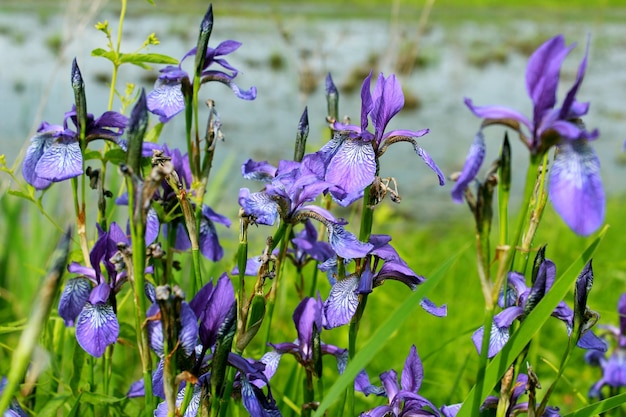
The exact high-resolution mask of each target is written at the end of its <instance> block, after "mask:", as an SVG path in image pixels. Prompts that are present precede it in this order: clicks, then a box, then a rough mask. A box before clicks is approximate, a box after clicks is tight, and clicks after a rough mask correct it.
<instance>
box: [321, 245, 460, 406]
mask: <svg viewBox="0 0 626 417" xmlns="http://www.w3.org/2000/svg"><path fill="white" fill-rule="evenodd" d="M470 246H471V244H467V245H466V246H465V247H464V248H462V249H461V250H459V251H458V252H457V253H456V254H455V255H453V256H452V257H450V258H449V259H448V260H447V261H446V262H444V264H443V265H441V266H440V267H439V268H438V269H437V270H436V271H435V272H434V273H433V274H431V275H430V276H429V278H428V279H427V280H426V282H424V283H423V284H421V285H420V286H419V287H418V288H417V290H416V291H415V292H414V293H412V294H411V295H410V296H409V297H408V298H407V299H406V300H405V301H404V302H403V303H402V304H401V305H400V307H398V308H397V309H396V310H395V311H394V312H393V313H392V314H391V315H390V316H389V319H388V320H387V321H386V322H385V323H384V324H383V325H382V326H380V327H379V328H378V330H376V332H374V334H373V335H372V337H371V338H370V340H369V341H368V342H367V343H365V344H364V345H363V348H362V349H361V350H360V351H359V352H358V353H357V354H356V356H355V357H354V359H353V360H352V361H351V362H349V363H348V366H347V367H346V370H345V371H344V373H343V374H342V375H341V376H340V377H339V379H337V381H336V382H335V383H334V384H333V386H332V387H331V388H330V390H329V392H328V394H326V397H325V398H324V400H323V401H322V402H321V404H320V405H319V407H318V408H317V410H316V412H315V414H314V417H322V416H323V415H324V413H325V411H326V410H327V409H328V408H329V407H330V406H331V405H332V404H333V403H334V402H335V401H337V400H338V399H339V397H340V396H341V395H342V394H343V393H344V392H345V389H346V388H347V387H348V385H349V384H352V383H353V381H354V379H355V378H356V376H357V374H358V373H359V372H360V371H361V369H363V368H364V367H365V365H367V364H368V363H369V362H370V361H371V360H372V358H373V357H374V356H375V355H376V353H378V352H379V351H380V350H381V349H382V348H384V347H385V345H386V344H387V342H389V341H390V340H391V335H392V334H393V332H395V331H396V329H397V328H398V327H399V326H401V325H402V323H404V321H406V320H407V319H409V318H411V317H414V316H413V315H412V313H413V310H415V309H416V308H417V306H419V305H420V301H421V300H422V299H423V298H424V297H426V296H427V295H428V293H429V292H430V291H431V290H432V289H433V288H435V287H436V286H437V284H439V283H440V282H441V281H442V280H443V279H444V277H445V276H446V274H445V273H446V271H447V270H448V269H449V268H450V266H452V264H453V263H454V262H455V261H456V260H457V259H458V258H459V257H460V255H461V254H462V253H463V252H465V251H466V250H467V249H468V248H469V247H470Z"/></svg>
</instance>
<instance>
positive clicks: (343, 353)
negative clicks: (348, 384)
mask: <svg viewBox="0 0 626 417" xmlns="http://www.w3.org/2000/svg"><path fill="white" fill-rule="evenodd" d="M321 350H322V355H333V356H334V357H335V359H337V371H338V372H339V375H341V374H343V371H345V370H346V366H347V365H348V349H342V348H340V347H337V346H335V345H328V344H326V343H322V349H321Z"/></svg>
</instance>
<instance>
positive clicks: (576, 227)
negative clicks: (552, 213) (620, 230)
mask: <svg viewBox="0 0 626 417" xmlns="http://www.w3.org/2000/svg"><path fill="white" fill-rule="evenodd" d="M548 195H549V197H550V200H551V201H552V204H553V205H554V208H555V210H556V211H557V213H559V215H560V216H561V218H562V219H563V220H564V221H565V223H566V224H567V225H568V226H569V227H570V228H571V229H572V230H573V231H574V232H576V233H577V234H579V235H583V236H586V235H589V234H591V233H593V232H594V231H596V230H597V229H598V228H599V227H600V226H601V225H602V223H603V222H604V212H605V196H604V189H603V187H602V179H601V177H600V161H599V159H598V157H597V155H596V153H595V152H594V150H593V148H592V147H591V146H590V145H589V144H588V143H587V142H586V141H582V140H577V141H573V142H569V143H568V142H565V143H563V144H562V145H560V146H559V148H558V153H557V155H556V158H555V160H554V165H553V166H552V170H551V172H550V184H549V189H548Z"/></svg>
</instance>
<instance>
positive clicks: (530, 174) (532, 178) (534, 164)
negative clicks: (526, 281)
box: [507, 155, 542, 273]
mask: <svg viewBox="0 0 626 417" xmlns="http://www.w3.org/2000/svg"><path fill="white" fill-rule="evenodd" d="M541 158H542V155H531V156H530V163H529V165H528V171H526V182H525V185H524V194H523V199H522V205H521V211H520V213H519V217H518V222H517V232H516V235H515V240H514V241H513V248H512V249H513V250H511V251H509V256H507V260H509V261H510V264H509V265H510V267H511V269H513V270H516V271H518V272H521V273H524V271H523V270H521V269H519V268H522V267H523V266H524V265H526V263H527V262H528V257H529V254H528V253H523V252H522V253H520V256H517V252H518V250H519V249H520V248H518V245H519V244H520V243H521V242H522V237H523V236H524V229H525V227H526V224H527V218H528V213H529V212H530V209H531V207H530V206H531V202H532V198H533V192H534V190H535V183H536V182H537V172H538V169H539V163H540V162H541ZM514 265H515V268H513V266H514Z"/></svg>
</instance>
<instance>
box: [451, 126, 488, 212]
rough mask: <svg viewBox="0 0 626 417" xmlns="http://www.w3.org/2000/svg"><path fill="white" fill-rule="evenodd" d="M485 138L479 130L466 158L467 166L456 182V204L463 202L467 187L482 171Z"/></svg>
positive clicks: (453, 192)
mask: <svg viewBox="0 0 626 417" xmlns="http://www.w3.org/2000/svg"><path fill="white" fill-rule="evenodd" d="M485 149H486V146H485V137H484V136H483V132H482V130H479V131H478V133H476V136H474V142H472V146H470V150H469V153H468V154H467V158H465V164H464V165H463V171H461V175H460V176H459V178H458V179H457V180H456V183H455V184H454V187H452V201H454V202H455V203H462V202H463V194H464V192H465V189H466V188H467V186H468V185H469V184H470V182H472V181H473V180H474V178H476V174H478V171H479V170H480V167H481V165H482V164H483V160H484V159H485Z"/></svg>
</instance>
